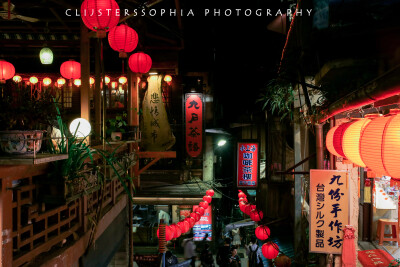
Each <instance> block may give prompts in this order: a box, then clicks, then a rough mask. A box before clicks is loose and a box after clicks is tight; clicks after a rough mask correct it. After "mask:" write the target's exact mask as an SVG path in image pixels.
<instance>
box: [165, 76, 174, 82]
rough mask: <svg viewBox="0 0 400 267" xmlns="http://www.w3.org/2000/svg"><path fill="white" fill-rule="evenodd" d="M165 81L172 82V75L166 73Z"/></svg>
mask: <svg viewBox="0 0 400 267" xmlns="http://www.w3.org/2000/svg"><path fill="white" fill-rule="evenodd" d="M164 82H167V83H170V82H172V77H171V75H165V76H164Z"/></svg>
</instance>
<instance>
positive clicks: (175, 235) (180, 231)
mask: <svg viewBox="0 0 400 267" xmlns="http://www.w3.org/2000/svg"><path fill="white" fill-rule="evenodd" d="M181 234H182V229H181V226H180V225H179V224H175V234H174V238H178V237H180V236H181Z"/></svg>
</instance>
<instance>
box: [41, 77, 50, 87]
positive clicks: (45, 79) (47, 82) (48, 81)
mask: <svg viewBox="0 0 400 267" xmlns="http://www.w3.org/2000/svg"><path fill="white" fill-rule="evenodd" d="M42 82H43V84H44V85H45V86H49V85H50V84H51V79H50V78H48V77H46V78H44V79H43V81H42Z"/></svg>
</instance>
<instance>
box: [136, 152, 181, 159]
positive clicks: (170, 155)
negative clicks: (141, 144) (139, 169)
mask: <svg viewBox="0 0 400 267" xmlns="http://www.w3.org/2000/svg"><path fill="white" fill-rule="evenodd" d="M138 156H139V158H176V151H161V152H159V151H142V152H139V153H138Z"/></svg>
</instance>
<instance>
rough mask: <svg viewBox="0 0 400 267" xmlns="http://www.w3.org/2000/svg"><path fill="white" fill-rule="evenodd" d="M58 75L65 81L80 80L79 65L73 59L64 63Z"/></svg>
mask: <svg viewBox="0 0 400 267" xmlns="http://www.w3.org/2000/svg"><path fill="white" fill-rule="evenodd" d="M60 73H61V76H63V77H64V78H65V79H79V78H81V63H79V62H76V61H75V60H73V59H71V60H68V61H65V62H64V63H62V64H61V67H60Z"/></svg>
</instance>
